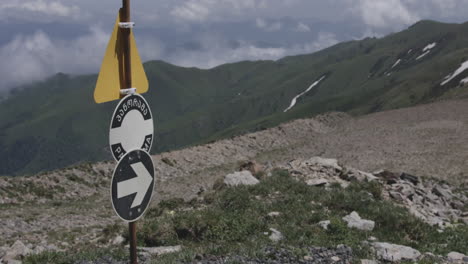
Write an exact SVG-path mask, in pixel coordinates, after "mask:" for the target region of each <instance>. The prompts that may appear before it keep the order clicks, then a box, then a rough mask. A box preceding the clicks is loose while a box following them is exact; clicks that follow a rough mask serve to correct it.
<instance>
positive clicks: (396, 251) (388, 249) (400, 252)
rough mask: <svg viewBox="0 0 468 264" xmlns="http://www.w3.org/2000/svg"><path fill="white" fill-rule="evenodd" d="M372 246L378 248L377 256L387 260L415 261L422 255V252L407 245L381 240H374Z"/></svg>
mask: <svg viewBox="0 0 468 264" xmlns="http://www.w3.org/2000/svg"><path fill="white" fill-rule="evenodd" d="M372 246H373V247H374V249H375V250H376V255H377V257H378V258H379V259H382V260H385V261H391V262H396V261H402V260H409V261H414V260H417V259H418V258H419V256H421V253H420V252H419V251H417V250H416V249H413V248H410V247H407V246H400V245H395V244H390V243H381V242H374V243H372Z"/></svg>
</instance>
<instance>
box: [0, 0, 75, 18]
mask: <svg viewBox="0 0 468 264" xmlns="http://www.w3.org/2000/svg"><path fill="white" fill-rule="evenodd" d="M2 1H4V2H3V3H1V4H0V11H2V12H6V13H8V12H11V11H23V12H31V13H39V14H44V15H51V16H60V17H70V16H77V15H78V14H79V12H80V8H79V7H78V6H76V5H70V6H67V5H64V4H63V3H61V2H60V1H46V0H30V1H20V0H2Z"/></svg>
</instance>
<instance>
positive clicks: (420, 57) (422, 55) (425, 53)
mask: <svg viewBox="0 0 468 264" xmlns="http://www.w3.org/2000/svg"><path fill="white" fill-rule="evenodd" d="M430 52H431V51H430V50H428V51H426V52H424V53H423V54H421V55H420V56H419V57H417V58H416V60H420V59H422V58H424V56H426V55H427V54H429V53H430Z"/></svg>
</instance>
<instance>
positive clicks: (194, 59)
mask: <svg viewBox="0 0 468 264" xmlns="http://www.w3.org/2000/svg"><path fill="white" fill-rule="evenodd" d="M337 42H338V41H337V39H336V36H335V35H334V34H333V33H328V32H321V33H319V34H318V36H317V38H316V39H315V40H314V41H312V42H310V43H304V44H296V45H293V46H290V47H257V46H255V44H253V43H251V42H248V41H240V42H239V45H237V47H235V48H232V47H229V45H228V43H227V41H226V40H225V39H223V38H222V37H221V36H212V35H205V36H202V37H201V39H200V44H201V46H202V47H203V48H202V49H200V50H197V51H193V50H180V51H177V52H175V53H174V54H172V55H170V56H168V57H167V58H165V59H166V60H167V61H169V62H171V63H173V64H176V65H181V66H185V67H200V68H205V69H207V68H212V67H215V66H218V65H220V64H224V63H230V62H238V61H243V60H277V59H281V58H283V57H285V56H289V55H297V54H306V53H312V52H315V51H318V50H321V49H323V48H327V47H329V46H331V45H334V44H336V43H337ZM165 53H166V52H164V50H163V51H161V54H165ZM166 54H167V53H166Z"/></svg>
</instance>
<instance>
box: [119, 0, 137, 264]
mask: <svg viewBox="0 0 468 264" xmlns="http://www.w3.org/2000/svg"><path fill="white" fill-rule="evenodd" d="M120 22H131V21H130V0H122V13H121V14H120ZM120 30H121V33H122V42H123V43H122V47H123V60H124V78H123V79H124V84H125V86H126V87H123V88H124V89H128V88H132V64H131V61H132V59H131V55H132V54H131V52H130V32H131V29H130V28H121V29H120ZM121 96H122V95H121ZM128 231H129V233H130V264H138V256H137V238H136V222H131V223H129V224H128Z"/></svg>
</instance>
